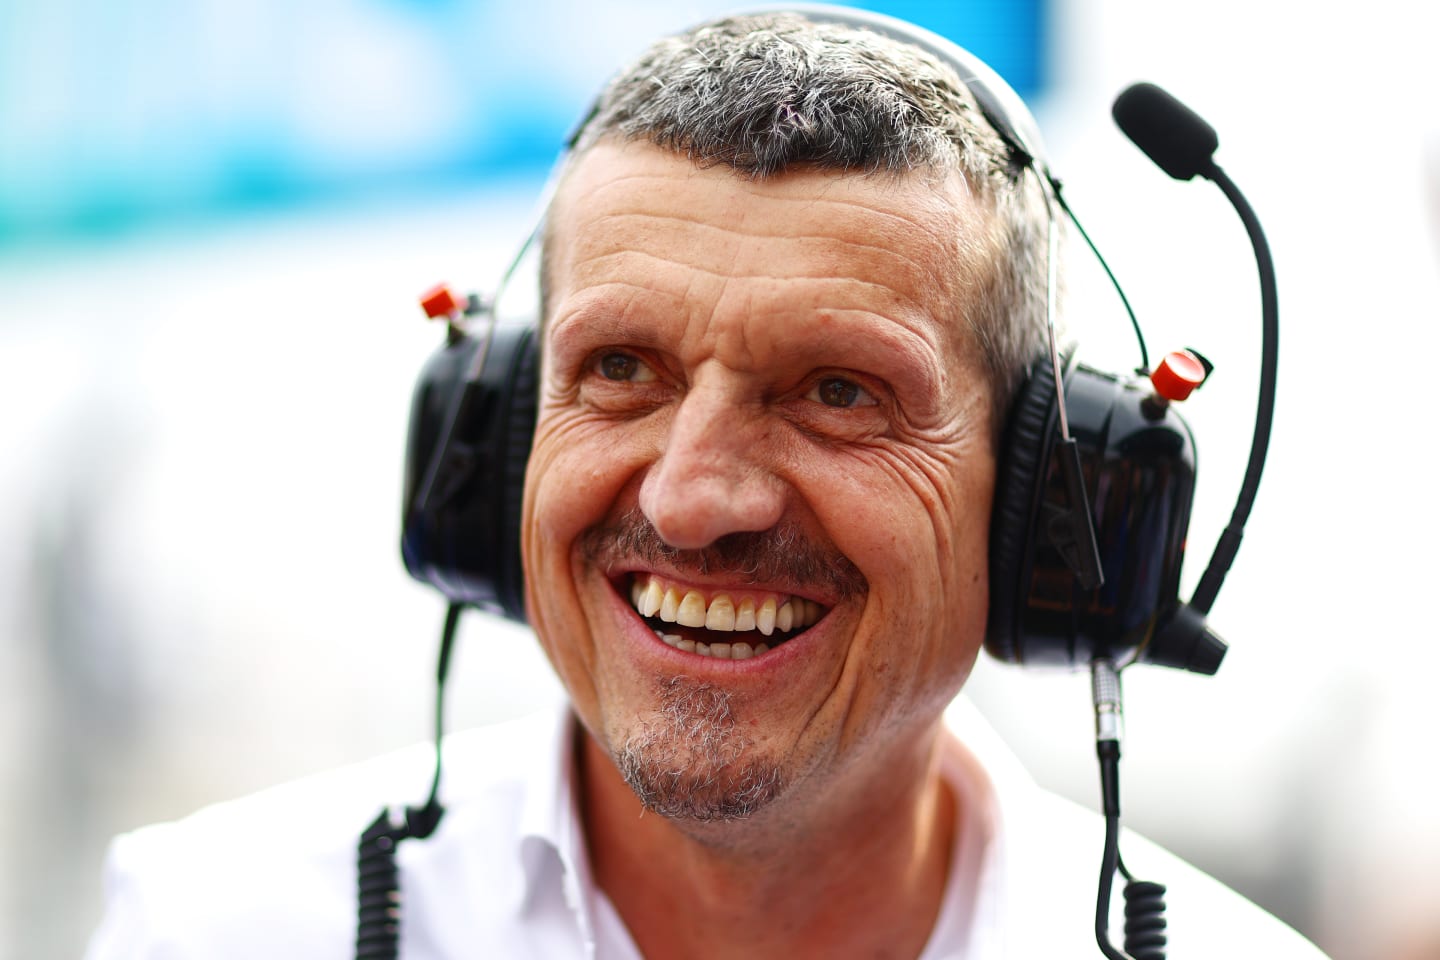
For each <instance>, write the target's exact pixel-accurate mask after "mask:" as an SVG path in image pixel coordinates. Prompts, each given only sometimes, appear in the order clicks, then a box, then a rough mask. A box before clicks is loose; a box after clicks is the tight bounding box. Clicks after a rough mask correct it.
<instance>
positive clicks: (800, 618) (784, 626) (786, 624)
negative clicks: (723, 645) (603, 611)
mask: <svg viewBox="0 0 1440 960" xmlns="http://www.w3.org/2000/svg"><path fill="white" fill-rule="evenodd" d="M630 599H631V600H632V601H633V602H634V604H635V609H636V610H637V611H639V613H640V616H642V617H659V618H660V619H661V620H664V621H665V622H666V623H678V624H680V625H681V626H682V627H704V628H705V629H706V630H723V631H726V632H732V631H733V632H739V631H746V630H759V631H760V632H761V633H762V634H764V635H765V636H767V637H768V636H770V635H771V634H772V633H774V632H775V631H776V630H780V631H782V632H784V631H787V630H792V629H796V628H799V627H808V626H810V624H812V623H814V622H815V621H817V620H819V619H820V616H821V614H822V613H823V612H824V611H823V609H822V608H821V606H820V605H819V604H818V603H816V602H815V601H813V600H806V599H805V598H803V597H787V596H778V597H777V596H775V595H773V594H772V595H771V596H768V597H764V598H762V599H760V601H759V603H758V604H757V602H756V598H755V597H753V596H746V597H741V598H740V600H739V602H738V603H737V602H736V600H735V598H734V597H733V596H732V595H731V594H728V593H715V594H711V595H710V597H709V598H708V600H707V598H706V596H705V595H704V594H702V593H701V592H700V591H698V590H683V591H682V590H681V589H678V588H676V587H673V586H670V587H667V586H666V585H664V584H662V583H661V582H660V581H659V579H658V578H656V577H646V576H637V577H636V578H635V583H634V584H633V585H632V586H631V588H630Z"/></svg>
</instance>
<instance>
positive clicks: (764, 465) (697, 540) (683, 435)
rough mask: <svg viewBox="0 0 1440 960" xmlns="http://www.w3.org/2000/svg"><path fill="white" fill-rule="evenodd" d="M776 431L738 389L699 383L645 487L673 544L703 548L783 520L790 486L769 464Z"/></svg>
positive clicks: (645, 500)
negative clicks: (770, 437) (772, 433)
mask: <svg viewBox="0 0 1440 960" xmlns="http://www.w3.org/2000/svg"><path fill="white" fill-rule="evenodd" d="M771 429H772V425H771V424H770V423H769V422H768V418H767V417H766V416H765V415H764V413H763V411H762V410H760V409H759V408H758V407H756V406H754V405H747V404H745V403H743V402H742V401H740V400H739V399H738V398H736V397H735V396H734V392H733V391H729V392H727V390H726V389H725V388H724V387H723V386H721V385H716V384H710V385H705V386H701V385H698V384H697V385H694V386H692V387H691V389H690V391H689V392H688V393H687V394H686V395H685V397H684V398H683V399H682V400H681V401H680V403H679V406H678V407H677V408H676V410H675V414H674V418H673V419H672V421H671V423H670V430H669V433H668V434H667V435H666V438H665V447H664V449H663V450H662V451H661V452H660V458H659V460H658V461H657V462H656V463H655V464H654V465H653V466H652V467H651V468H650V471H649V472H648V473H647V474H646V476H645V479H644V481H643V482H642V483H641V486H640V509H641V510H643V511H644V512H645V516H646V517H647V518H648V519H649V520H650V522H651V523H652V524H653V525H654V527H655V530H656V532H658V533H659V534H660V536H661V537H662V538H663V539H664V540H665V542H666V543H668V544H670V545H671V546H673V547H676V548H678V549H681V550H698V549H700V548H702V547H706V546H708V545H710V544H711V543H714V542H715V541H716V540H717V539H719V538H720V537H723V536H725V535H726V534H728V533H740V532H744V531H759V530H768V529H770V528H771V527H773V526H774V525H775V524H776V523H777V522H779V520H780V516H781V514H782V513H783V512H784V510H785V485H784V482H783V481H782V480H781V479H780V478H779V477H778V476H776V474H775V472H774V470H773V465H771V464H770V463H768V462H767V461H768V458H769V457H770V456H771V455H772V453H773V451H772V448H773V446H774V444H773V443H772V442H771V441H770V439H769V434H770V431H771Z"/></svg>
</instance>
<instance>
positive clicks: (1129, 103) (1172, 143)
mask: <svg viewBox="0 0 1440 960" xmlns="http://www.w3.org/2000/svg"><path fill="white" fill-rule="evenodd" d="M1110 115H1111V116H1112V117H1114V118H1115V123H1116V125H1117V126H1119V127H1120V129H1121V130H1122V131H1124V133H1125V136H1127V137H1129V138H1130V140H1131V141H1132V142H1133V143H1134V144H1135V146H1137V147H1139V148H1140V149H1141V150H1143V151H1145V155H1146V156H1147V157H1149V158H1150V159H1151V160H1153V161H1155V165H1156V166H1157V167H1159V168H1160V169H1161V170H1164V171H1165V172H1166V173H1168V174H1170V176H1172V177H1174V178H1175V179H1176V180H1189V179H1191V178H1193V177H1194V176H1195V175H1196V174H1197V173H1198V174H1200V175H1201V176H1203V177H1207V178H1208V177H1209V176H1210V171H1211V169H1212V168H1213V167H1214V163H1213V162H1212V161H1211V159H1210V157H1211V155H1212V154H1214V152H1215V148H1216V147H1218V146H1220V138H1219V136H1217V135H1216V133H1215V128H1214V127H1212V126H1210V124H1208V123H1206V122H1205V121H1204V120H1202V119H1201V118H1200V116H1199V115H1198V114H1196V113H1195V111H1194V110H1191V109H1190V108H1189V107H1187V106H1185V104H1183V103H1181V102H1180V101H1179V100H1176V99H1175V98H1174V97H1172V96H1170V94H1168V93H1166V92H1165V91H1164V90H1161V89H1160V88H1159V87H1157V86H1155V84H1153V83H1137V84H1135V85H1134V86H1132V87H1130V88H1128V89H1127V90H1126V91H1125V92H1124V93H1122V94H1120V96H1118V97H1116V98H1115V105H1114V106H1113V107H1111V109H1110Z"/></svg>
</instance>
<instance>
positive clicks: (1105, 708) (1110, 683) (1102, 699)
mask: <svg viewBox="0 0 1440 960" xmlns="http://www.w3.org/2000/svg"><path fill="white" fill-rule="evenodd" d="M1090 692H1091V695H1092V696H1093V698H1094V701H1095V740H1096V741H1097V742H1099V741H1102V740H1114V741H1115V742H1116V743H1119V742H1120V741H1121V740H1122V739H1124V733H1125V715H1124V711H1123V709H1122V708H1121V702H1120V673H1119V671H1118V670H1116V669H1115V664H1114V662H1112V661H1110V660H1107V659H1104V658H1100V659H1097V660H1093V661H1091V663H1090Z"/></svg>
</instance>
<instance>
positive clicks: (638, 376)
mask: <svg viewBox="0 0 1440 960" xmlns="http://www.w3.org/2000/svg"><path fill="white" fill-rule="evenodd" d="M595 372H596V373H598V374H600V376H602V377H604V378H605V379H606V380H616V381H619V382H622V383H648V382H650V381H651V380H654V379H655V371H654V370H651V369H650V367H649V366H648V365H647V364H646V363H645V362H644V361H642V360H641V359H640V358H639V357H637V356H635V355H634V354H630V353H606V354H602V355H601V356H600V358H599V359H598V360H596V361H595Z"/></svg>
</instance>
